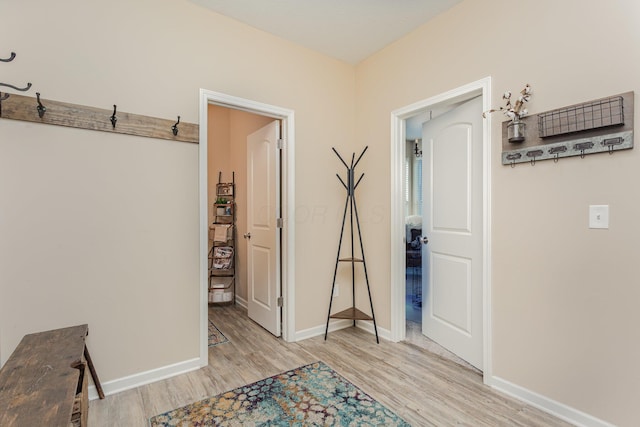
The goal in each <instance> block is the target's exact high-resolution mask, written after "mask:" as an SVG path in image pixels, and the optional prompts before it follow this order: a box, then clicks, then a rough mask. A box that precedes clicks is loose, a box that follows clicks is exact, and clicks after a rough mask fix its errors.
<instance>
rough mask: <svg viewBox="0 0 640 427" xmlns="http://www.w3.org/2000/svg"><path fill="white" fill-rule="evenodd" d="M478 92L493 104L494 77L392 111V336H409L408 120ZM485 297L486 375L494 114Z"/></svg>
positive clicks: (486, 163) (486, 364)
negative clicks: (407, 238)
mask: <svg viewBox="0 0 640 427" xmlns="http://www.w3.org/2000/svg"><path fill="white" fill-rule="evenodd" d="M474 95H482V109H483V111H487V110H489V109H490V108H491V77H490V76H489V77H485V78H483V79H480V80H477V81H475V82H472V83H469V84H466V85H464V86H461V87H458V88H455V89H452V90H450V91H447V92H444V93H441V94H439V95H436V96H433V97H431V98H428V99H425V100H422V101H418V102H416V103H413V104H410V105H407V106H405V107H402V108H399V109H397V110H394V111H392V112H391V153H390V154H391V155H390V159H391V165H390V166H391V195H390V199H391V224H390V227H391V283H392V285H391V295H390V297H391V340H392V341H394V342H398V341H402V340H404V339H405V338H406V307H405V298H406V286H405V256H404V254H405V248H406V244H405V225H404V216H405V213H404V199H403V196H404V194H405V190H406V189H405V188H404V187H405V185H404V161H405V155H406V147H405V146H406V141H405V139H406V138H405V120H406V119H408V118H409V117H412V116H414V115H416V114H417V113H419V112H421V111H424V110H426V109H429V108H433V107H436V106H443V105H448V104H453V103H456V102H459V101H463V100H465V99H469V98H471V97H472V96H474ZM482 148H483V149H482V167H483V171H482V174H483V183H482V193H483V200H482V209H483V230H482V252H483V256H482V258H483V259H482V263H483V277H482V292H483V295H482V301H483V327H482V329H483V361H482V362H483V369H482V371H483V376H484V380H485V383H486V382H487V381H489V379H490V378H491V377H492V373H491V366H492V363H491V342H492V336H491V115H488V117H487V118H486V119H484V120H483V129H482Z"/></svg>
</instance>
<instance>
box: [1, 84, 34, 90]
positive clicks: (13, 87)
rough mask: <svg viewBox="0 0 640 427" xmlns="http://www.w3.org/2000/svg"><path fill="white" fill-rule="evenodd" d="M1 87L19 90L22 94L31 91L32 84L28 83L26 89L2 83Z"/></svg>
mask: <svg viewBox="0 0 640 427" xmlns="http://www.w3.org/2000/svg"><path fill="white" fill-rule="evenodd" d="M0 86H6V87H10V88H11V89H15V90H19V91H20V92H26V91H28V90H29V89H31V83H27V86H25V87H17V86H14V85H10V84H9V83H0Z"/></svg>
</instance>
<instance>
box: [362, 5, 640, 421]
mask: <svg viewBox="0 0 640 427" xmlns="http://www.w3.org/2000/svg"><path fill="white" fill-rule="evenodd" d="M639 17H640V5H639V3H638V2H635V1H632V0H626V1H611V2H597V1H587V2H585V1H582V0H567V1H562V2H558V1H552V0H543V1H540V0H536V1H533V0H527V1H519V2H517V5H516V4H515V3H514V2H511V1H507V0H492V1H482V2H479V1H469V0H467V1H464V2H463V3H462V4H460V5H458V6H457V7H455V8H453V9H452V10H450V11H448V12H446V13H445V14H444V15H442V16H440V17H439V18H437V19H435V20H434V21H432V22H431V23H429V24H427V25H426V26H423V27H422V28H420V29H419V30H417V31H415V32H413V33H412V34H411V35H409V36H408V37H406V38H405V39H403V40H401V41H400V42H398V43H395V44H394V45H392V46H390V47H388V48H387V49H385V50H384V51H382V52H380V53H379V54H377V55H375V56H373V57H371V58H369V59H368V60H366V61H364V62H363V63H361V64H359V65H358V67H357V75H356V82H357V92H356V99H357V105H358V107H357V116H358V118H357V135H358V139H357V140H356V144H359V145H363V144H365V143H368V144H370V145H371V146H372V154H373V155H371V156H370V157H369V158H368V163H367V165H366V168H368V169H369V170H376V171H379V172H378V173H376V174H372V175H371V178H372V181H373V182H372V183H370V185H371V187H367V188H368V191H367V192H364V194H363V195H362V198H361V201H362V204H363V205H375V201H376V200H378V199H379V198H380V194H388V192H389V185H390V183H389V161H388V158H387V153H388V150H389V134H390V129H389V114H390V112H391V111H392V110H394V109H397V108H400V107H403V106H406V105H409V104H411V103H413V102H416V101H419V100H422V99H427V98H429V97H431V96H434V95H437V94H440V93H442V92H445V91H447V90H450V89H454V88H456V87H459V86H462V85H464V84H466V83H469V82H472V81H475V80H478V79H480V78H483V77H486V76H491V77H492V85H493V94H492V95H493V100H492V105H494V106H496V107H497V106H499V105H500V104H501V99H500V97H501V94H502V93H503V92H504V91H505V90H512V91H517V90H520V89H521V87H522V86H523V85H524V84H525V83H530V84H531V85H532V87H533V90H534V96H533V99H532V101H531V102H530V104H529V107H530V108H529V110H530V111H531V112H532V113H538V112H543V111H546V110H550V109H554V108H560V107H563V106H566V105H570V104H574V103H579V102H583V101H588V100H591V99H594V98H600V97H605V96H609V95H613V94H618V93H622V92H626V91H635V93H636V96H637V95H638V92H639V91H640V80H639V79H638V76H639V75H640V56H639V55H637V53H636V52H637V47H638V43H639V42H640V27H638V25H637V22H638V18H639ZM495 119H496V120H494V128H493V129H492V131H493V134H494V138H493V141H491V144H492V150H493V155H492V162H493V167H492V171H491V174H492V180H493V187H492V202H493V203H492V214H493V216H492V227H493V235H492V236H491V237H492V241H493V248H492V249H493V264H492V268H493V282H492V291H493V300H492V316H493V331H492V332H493V348H492V353H493V366H492V368H493V373H494V375H496V376H497V377H500V378H502V379H504V380H507V381H509V382H512V383H514V384H517V385H519V386H521V387H524V388H526V389H529V390H531V391H533V392H537V393H540V394H541V395H543V396H547V397H548V398H551V399H553V400H556V401H558V402H561V403H563V404H566V405H569V406H570V407H573V408H576V409H578V410H581V411H584V412H586V413H588V414H591V415H593V416H596V417H598V418H601V419H603V420H606V421H609V422H611V423H614V424H617V425H626V426H631V425H637V422H638V408H637V402H638V397H639V396H640V365H638V363H637V361H638V360H640V340H638V339H637V337H638V332H637V325H639V324H640V311H639V310H637V302H638V301H640V287H638V285H637V283H638V272H637V264H636V263H637V254H638V250H637V242H638V241H639V240H640V227H639V226H638V221H637V219H638V218H639V217H640V201H639V200H638V198H637V197H636V191H635V190H634V183H636V182H639V181H640V167H639V162H640V151H639V150H638V149H637V148H636V149H634V150H630V151H626V152H621V153H615V154H614V155H612V156H609V155H605V154H600V155H593V156H587V157H585V158H584V159H582V160H581V159H580V158H579V157H574V158H570V159H564V160H561V161H560V162H559V163H558V164H554V163H553V162H538V163H537V164H536V165H535V167H531V166H529V165H528V164H523V165H519V166H517V167H516V168H514V169H512V168H510V167H508V166H502V165H501V164H500V150H501V141H500V128H499V126H500V122H501V121H502V120H503V117H500V116H495ZM638 119H639V114H638V110H637V109H636V113H635V122H636V124H637V123H640V121H639V120H638ZM635 139H636V141H637V137H636V138H635ZM374 188H375V191H374V190H372V189H374ZM589 204H609V205H610V206H611V227H610V229H609V230H589V229H588V222H587V209H588V205H589ZM384 216H385V218H384V221H383V226H382V227H378V226H376V224H368V225H367V227H368V230H367V231H366V233H365V234H367V235H370V236H374V237H373V238H374V239H375V240H377V241H379V242H381V244H380V245H377V246H376V248H377V250H376V251H375V252H374V253H373V254H371V255H369V256H370V257H371V256H373V259H376V260H379V261H380V262H376V263H372V267H371V269H372V270H373V271H372V275H373V276H374V277H380V278H384V277H389V263H388V262H383V260H387V259H388V258H389V252H388V249H387V248H388V247H389V228H388V227H387V226H386V224H388V216H389V210H388V209H385V210H384ZM375 293H376V294H377V295H388V293H389V285H388V283H386V282H385V281H382V280H381V281H380V282H377V283H376V289H375ZM378 305H379V306H380V310H379V311H380V313H381V315H380V317H381V323H382V324H383V325H384V326H387V325H388V324H389V314H388V306H387V305H386V304H385V303H382V301H380V299H378Z"/></svg>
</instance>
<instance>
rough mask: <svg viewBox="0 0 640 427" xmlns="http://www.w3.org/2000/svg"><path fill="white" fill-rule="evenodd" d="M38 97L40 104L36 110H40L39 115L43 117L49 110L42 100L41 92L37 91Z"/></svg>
mask: <svg viewBox="0 0 640 427" xmlns="http://www.w3.org/2000/svg"><path fill="white" fill-rule="evenodd" d="M36 98H37V101H38V106H37V107H36V110H38V117H40V118H43V117H44V113H45V112H46V111H47V107H45V106H44V105H42V102H40V92H36Z"/></svg>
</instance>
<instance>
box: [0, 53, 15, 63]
mask: <svg viewBox="0 0 640 427" xmlns="http://www.w3.org/2000/svg"><path fill="white" fill-rule="evenodd" d="M15 57H16V53H15V52H11V56H10V57H8V58H7V59H3V58H0V62H11V61H13V59H14V58H15Z"/></svg>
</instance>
